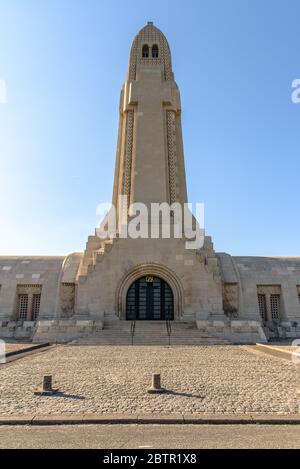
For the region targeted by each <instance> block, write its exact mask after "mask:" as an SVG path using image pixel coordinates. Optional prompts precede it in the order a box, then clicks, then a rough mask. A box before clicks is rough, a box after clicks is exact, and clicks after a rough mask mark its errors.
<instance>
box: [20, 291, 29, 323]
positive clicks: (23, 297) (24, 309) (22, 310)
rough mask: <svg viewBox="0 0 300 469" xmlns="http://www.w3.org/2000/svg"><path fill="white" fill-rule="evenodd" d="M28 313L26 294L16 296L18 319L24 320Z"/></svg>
mask: <svg viewBox="0 0 300 469" xmlns="http://www.w3.org/2000/svg"><path fill="white" fill-rule="evenodd" d="M27 313H28V295H19V296H18V319H20V320H21V321H26V319H27Z"/></svg>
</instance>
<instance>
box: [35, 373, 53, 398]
mask: <svg viewBox="0 0 300 469" xmlns="http://www.w3.org/2000/svg"><path fill="white" fill-rule="evenodd" d="M57 392H58V389H53V388H52V375H44V376H43V384H42V388H41V389H37V390H36V391H34V394H35V395H36V396H51V395H52V394H55V393H57Z"/></svg>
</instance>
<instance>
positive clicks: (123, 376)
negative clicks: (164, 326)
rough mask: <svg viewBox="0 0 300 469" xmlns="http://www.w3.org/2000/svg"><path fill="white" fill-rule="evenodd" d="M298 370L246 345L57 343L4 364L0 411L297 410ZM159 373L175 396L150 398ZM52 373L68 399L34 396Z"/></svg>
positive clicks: (219, 411)
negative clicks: (150, 387)
mask: <svg viewBox="0 0 300 469" xmlns="http://www.w3.org/2000/svg"><path fill="white" fill-rule="evenodd" d="M299 371H300V367H299V365H295V364H293V363H290V362H288V361H284V360H281V359H277V358H273V357H270V356H267V355H265V354H262V353H251V352H249V351H248V350H246V349H244V348H242V347H239V346H200V347H171V348H168V347H144V346H141V347H138V346H137V347H131V346H123V347H109V346H108V347H101V346H100V347H99V346H98V347H97V346H57V347H54V348H52V349H49V350H47V351H44V352H41V353H36V354H34V355H30V356H28V357H26V358H22V359H20V360H18V361H16V362H13V363H10V364H8V365H2V366H0V414H2V415H12V414H27V413H34V414H51V415H53V414H70V413H79V412H84V413H98V414H99V413H142V414H145V413H170V412H181V413H190V412H192V413H193V412H206V413H223V414H224V413H231V414H232V413H238V414H241V413H248V412H254V413H260V412H275V413H276V412H281V413H296V412H298V400H299V397H298V396H297V394H296V389H297V387H299V384H300V373H299ZM153 372H160V373H161V375H162V384H163V386H164V387H166V388H167V389H168V390H169V392H168V393H166V394H164V395H158V396H157V395H149V394H147V393H146V388H147V387H148V385H149V384H150V381H151V374H152V373H153ZM48 373H52V374H53V376H54V386H55V387H58V388H59V389H60V390H61V391H62V394H59V395H58V396H52V397H38V396H34V395H33V391H34V389H35V388H36V387H37V386H38V385H40V383H41V379H42V375H43V374H48Z"/></svg>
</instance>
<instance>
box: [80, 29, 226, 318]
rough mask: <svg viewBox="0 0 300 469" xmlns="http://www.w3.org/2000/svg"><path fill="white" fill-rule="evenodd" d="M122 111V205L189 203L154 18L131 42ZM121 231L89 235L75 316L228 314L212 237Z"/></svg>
mask: <svg viewBox="0 0 300 469" xmlns="http://www.w3.org/2000/svg"><path fill="white" fill-rule="evenodd" d="M119 110H120V122H119V134H118V145H117V155H116V166H115V176H114V189H113V200H112V201H113V205H114V207H116V208H117V209H118V208H119V197H120V196H127V203H128V206H130V204H134V203H144V204H145V205H147V206H148V208H149V205H150V204H151V203H168V204H170V205H172V204H173V203H177V204H184V203H186V202H187V193H186V179H185V168H184V156H183V144H182V129H181V104H180V93H179V89H178V86H177V84H176V83H175V81H174V75H173V71H172V61H171V53H170V48H169V45H168V42H167V40H166V38H165V36H164V35H163V34H162V32H161V31H159V29H157V28H156V27H155V26H154V25H153V23H148V24H147V25H146V26H145V27H144V28H143V29H142V30H141V31H140V32H139V33H138V34H137V36H136V37H135V38H134V41H133V43H132V47H131V51H130V60H129V69H128V73H127V77H126V81H125V83H124V85H123V87H122V91H121V99H120V108H119ZM123 208H124V206H122V215H123V216H124V215H126V216H127V217H128V218H129V219H130V218H131V215H132V214H134V212H135V210H133V213H132V212H130V211H129V212H128V213H127V214H126V212H125V211H123ZM112 212H113V211H112ZM112 212H111V213H112ZM118 215H120V214H118ZM120 218H121V217H119V216H118V217H117V223H118V222H119V220H120ZM171 218H172V217H171ZM123 221H124V218H122V222H123ZM130 221H131V220H130ZM105 223H106V218H105V219H104V221H103V224H105ZM170 224H172V220H171V221H170ZM116 231H117V233H116V234H117V236H116V237H111V238H110V239H104V240H103V239H100V237H98V236H97V235H95V236H90V237H89V239H88V242H87V245H86V249H85V252H84V254H83V256H82V259H81V262H80V266H79V269H78V274H77V294H76V314H78V315H79V316H80V315H88V317H92V318H95V317H96V318H99V317H103V316H104V317H105V318H107V320H108V319H109V320H114V319H116V318H119V319H122V320H132V319H148V320H152V319H166V318H169V319H170V318H172V319H175V320H181V319H183V318H184V319H185V320H195V318H196V317H198V316H199V314H200V315H202V316H203V317H206V316H207V314H208V313H212V314H215V313H216V314H219V313H221V314H222V313H223V310H222V286H221V279H220V273H219V267H218V261H217V258H216V254H215V252H214V249H213V244H212V242H211V239H210V238H209V237H207V236H206V237H205V239H204V245H203V247H202V248H201V249H197V250H190V249H186V243H185V241H186V240H185V238H184V236H182V237H179V238H178V237H176V236H172V235H171V236H170V237H166V238H164V237H163V236H161V237H159V238H156V237H155V236H154V237H151V235H150V236H146V237H143V236H140V237H134V236H133V237H131V236H128V237H127V236H125V237H124V236H122V234H123V232H122V231H121V230H120V226H119V227H117V230H116ZM150 231H151V230H150Z"/></svg>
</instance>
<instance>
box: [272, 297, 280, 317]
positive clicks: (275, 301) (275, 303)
mask: <svg viewBox="0 0 300 469" xmlns="http://www.w3.org/2000/svg"><path fill="white" fill-rule="evenodd" d="M270 303H271V316H272V319H273V321H279V320H280V295H278V294H271V296H270Z"/></svg>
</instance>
